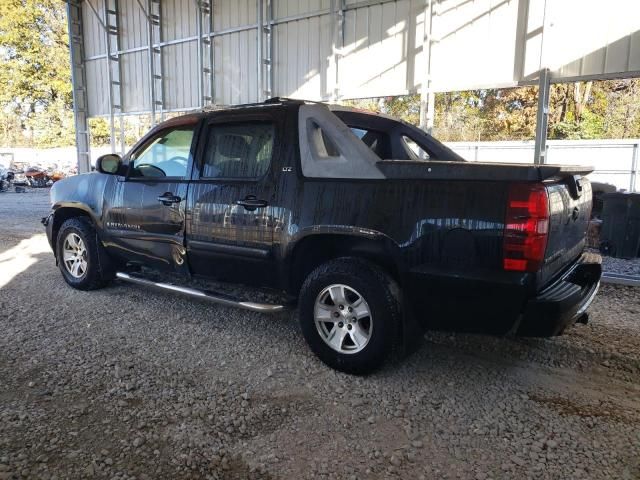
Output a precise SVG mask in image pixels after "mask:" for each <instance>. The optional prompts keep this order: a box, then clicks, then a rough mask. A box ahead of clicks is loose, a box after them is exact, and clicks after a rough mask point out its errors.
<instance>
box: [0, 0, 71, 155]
mask: <svg viewBox="0 0 640 480" xmlns="http://www.w3.org/2000/svg"><path fill="white" fill-rule="evenodd" d="M0 85H1V86H2V88H0V135H2V136H1V137H0V143H2V144H4V145H14V146H18V145H25V146H62V145H71V144H73V142H74V140H73V114H72V91H71V70H70V65H69V45H68V37H67V24H66V14H65V4H64V3H63V2H61V1H59V0H0Z"/></svg>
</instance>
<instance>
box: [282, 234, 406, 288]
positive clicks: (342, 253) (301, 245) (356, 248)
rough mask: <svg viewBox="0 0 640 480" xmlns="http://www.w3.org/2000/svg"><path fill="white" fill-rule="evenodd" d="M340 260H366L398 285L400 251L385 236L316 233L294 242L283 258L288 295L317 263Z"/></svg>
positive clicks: (318, 264) (300, 284)
mask: <svg viewBox="0 0 640 480" xmlns="http://www.w3.org/2000/svg"><path fill="white" fill-rule="evenodd" d="M340 257H356V258H363V259H366V260H368V261H370V262H372V263H375V264H376V265H378V266H379V267H381V268H382V269H384V270H385V271H386V272H387V273H388V274H389V275H391V277H392V278H393V279H394V280H395V281H396V282H398V283H400V277H401V272H402V265H401V261H400V248H399V246H398V245H397V244H396V243H395V242H394V241H393V240H391V239H390V238H389V237H387V236H385V235H378V236H376V237H375V238H371V237H365V236H360V235H353V234H335V233H317V234H309V235H307V236H305V237H303V238H301V239H300V240H298V241H297V242H296V243H295V245H294V246H293V248H292V249H291V251H290V253H289V255H288V256H287V265H288V269H287V289H288V291H289V293H291V294H292V295H295V296H297V295H298V293H299V291H300V288H301V287H302V284H303V283H304V280H305V278H306V277H307V275H309V273H311V272H312V271H313V270H314V269H315V268H316V267H318V266H320V265H321V264H323V263H325V262H328V261H329V260H333V259H335V258H340Z"/></svg>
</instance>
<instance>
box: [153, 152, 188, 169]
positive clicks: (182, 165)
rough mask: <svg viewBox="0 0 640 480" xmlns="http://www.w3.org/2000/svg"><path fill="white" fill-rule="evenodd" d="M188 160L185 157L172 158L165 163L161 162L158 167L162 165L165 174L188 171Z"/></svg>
mask: <svg viewBox="0 0 640 480" xmlns="http://www.w3.org/2000/svg"><path fill="white" fill-rule="evenodd" d="M187 162H188V160H187V159H186V158H184V157H180V156H175V157H171V158H170V159H168V160H164V161H163V162H159V163H158V165H161V166H162V167H166V168H164V170H165V172H167V171H168V172H171V171H173V170H178V171H180V170H185V171H186V169H187Z"/></svg>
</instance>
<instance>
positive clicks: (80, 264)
mask: <svg viewBox="0 0 640 480" xmlns="http://www.w3.org/2000/svg"><path fill="white" fill-rule="evenodd" d="M56 249H57V252H56V254H57V258H58V266H59V267H60V271H61V272H62V276H63V277H64V279H65V281H66V282H67V283H68V284H69V285H70V286H72V287H73V288H77V289H78V290H95V289H97V288H101V287H104V286H105V285H106V284H107V283H109V282H110V281H111V280H112V279H113V278H114V273H113V269H112V268H111V262H110V261H109V258H108V257H107V255H106V253H105V252H104V248H103V247H102V245H101V244H100V243H99V242H98V238H97V235H96V231H95V229H94V228H93V225H91V222H90V221H89V219H87V218H85V217H73V218H69V219H68V220H66V221H65V222H64V223H63V224H62V226H61V227H60V231H59V232H58V237H57V241H56Z"/></svg>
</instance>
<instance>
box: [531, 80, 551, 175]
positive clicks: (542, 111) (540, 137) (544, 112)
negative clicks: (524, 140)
mask: <svg viewBox="0 0 640 480" xmlns="http://www.w3.org/2000/svg"><path fill="white" fill-rule="evenodd" d="M550 93H551V74H550V72H549V69H548V68H543V69H542V70H540V77H539V79H538V113H537V115H536V143H535V149H534V154H533V155H534V156H533V163H535V164H536V165H543V164H545V163H547V127H548V125H549V94H550Z"/></svg>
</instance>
